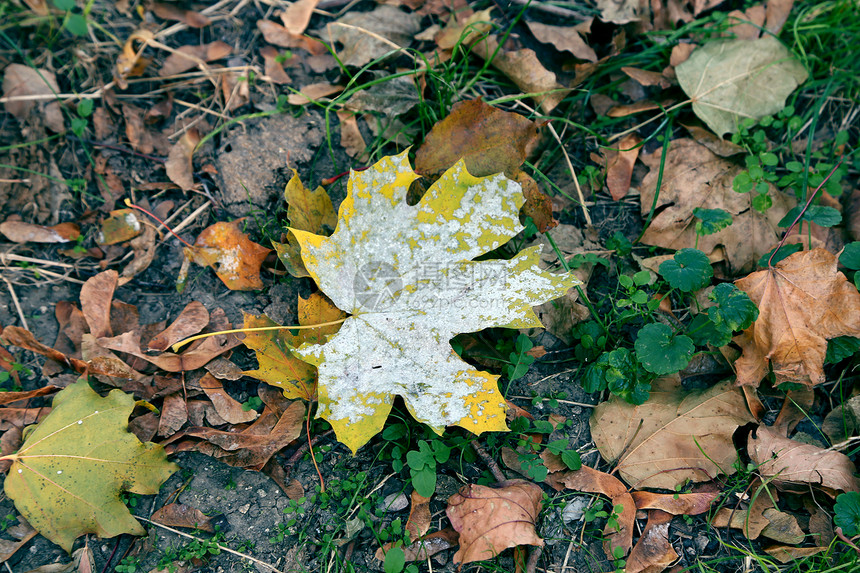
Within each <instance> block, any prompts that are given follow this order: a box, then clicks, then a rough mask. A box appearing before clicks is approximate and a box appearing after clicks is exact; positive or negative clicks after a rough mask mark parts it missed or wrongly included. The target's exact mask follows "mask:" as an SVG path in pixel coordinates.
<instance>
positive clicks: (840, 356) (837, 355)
mask: <svg viewBox="0 0 860 573" xmlns="http://www.w3.org/2000/svg"><path fill="white" fill-rule="evenodd" d="M858 350H860V338H854V337H853V336H837V337H836V338H832V339H830V340H828V341H827V354H826V355H825V357H824V361H825V362H826V363H828V364H836V363H837V362H841V361H842V360H845V359H846V358H848V357H849V356H851V355H852V354H854V353H855V352H857V351H858Z"/></svg>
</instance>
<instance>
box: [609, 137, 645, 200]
mask: <svg viewBox="0 0 860 573" xmlns="http://www.w3.org/2000/svg"><path fill="white" fill-rule="evenodd" d="M640 143H642V138H641V137H639V135H637V134H635V133H631V134H630V135H628V136H626V137H624V138H623V139H622V140H621V141H619V142H618V144H617V147H612V148H608V149H607V148H601V150H600V152H601V154H602V155H603V159H604V165H605V169H606V186H607V187H608V188H609V194H610V195H612V198H613V199H615V200H616V201H619V200H620V199H622V198H623V197H624V196H626V195H627V192H628V191H629V190H630V181H631V179H632V178H633V164H634V163H636V158H637V157H639V150H640V149H642V146H640V145H639V144H640Z"/></svg>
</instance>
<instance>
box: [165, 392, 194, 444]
mask: <svg viewBox="0 0 860 573" xmlns="http://www.w3.org/2000/svg"><path fill="white" fill-rule="evenodd" d="M187 421H188V408H187V407H186V406H185V399H184V398H183V397H182V396H180V395H179V394H170V395H169V396H165V397H164V404H163V405H162V406H161V416H159V418H158V435H159V436H165V437H167V436H172V435H173V434H175V433H176V432H178V431H179V429H180V428H182V426H184V425H185V422H187Z"/></svg>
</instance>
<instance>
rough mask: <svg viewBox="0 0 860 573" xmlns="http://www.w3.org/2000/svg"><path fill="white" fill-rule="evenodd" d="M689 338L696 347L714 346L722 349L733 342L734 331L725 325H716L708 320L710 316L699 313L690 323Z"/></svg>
mask: <svg viewBox="0 0 860 573" xmlns="http://www.w3.org/2000/svg"><path fill="white" fill-rule="evenodd" d="M687 336H689V337H690V338H691V339H692V341H693V343H694V344H695V345H696V346H706V345H708V344H712V345H713V346H716V347H717V348H720V347H722V346H725V345H726V344H728V343H729V342H731V340H732V331H731V330H730V329H729V327H728V326H726V325H725V323H721V324H716V323H714V321H713V320H711V319H710V318H708V315H706V314H704V313H699V314H697V315H696V316H695V317H693V320H692V321H690V326H689V327H688V328H687Z"/></svg>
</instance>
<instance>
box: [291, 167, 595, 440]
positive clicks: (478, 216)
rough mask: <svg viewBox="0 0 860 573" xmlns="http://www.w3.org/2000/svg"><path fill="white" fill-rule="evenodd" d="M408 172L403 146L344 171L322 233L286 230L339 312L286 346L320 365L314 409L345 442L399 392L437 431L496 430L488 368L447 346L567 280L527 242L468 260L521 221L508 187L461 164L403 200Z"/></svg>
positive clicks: (527, 320) (501, 322)
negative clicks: (333, 214)
mask: <svg viewBox="0 0 860 573" xmlns="http://www.w3.org/2000/svg"><path fill="white" fill-rule="evenodd" d="M417 177H418V175H417V174H416V173H414V172H413V171H412V169H411V168H410V166H409V161H408V159H407V157H406V153H405V152H404V153H402V154H400V155H397V156H393V157H386V158H384V159H382V160H381V161H379V162H378V163H376V164H375V165H373V166H372V167H370V168H369V169H367V170H366V171H362V172H358V173H357V172H353V173H352V174H351V175H350V179H349V186H348V189H349V191H348V195H347V197H346V199H345V200H344V202H343V204H342V205H341V207H340V214H339V220H338V225H337V229H336V230H335V232H334V234H333V235H332V236H331V237H322V236H318V235H312V234H311V233H307V232H305V231H300V230H295V229H292V230H291V231H292V233H293V234H294V235H295V237H296V239H297V240H298V242H299V244H300V246H301V252H302V259H303V260H304V263H305V267H306V268H307V270H308V273H309V274H310V275H311V277H312V278H313V279H314V280H315V281H316V283H317V285H319V287H320V290H322V291H323V293H325V294H326V295H328V297H329V298H330V299H331V301H332V302H333V303H334V304H335V305H336V306H337V307H338V308H340V309H342V310H345V311H346V312H349V313H350V314H351V316H350V317H349V318H347V319H346V321H345V322H344V323H343V325H342V326H341V328H340V330H339V331H338V332H337V334H335V335H333V336H332V337H331V338H330V339H329V340H328V342H326V343H325V344H323V345H308V344H305V345H304V346H302V347H301V348H299V349H298V350H297V351H296V353H297V354H298V355H299V356H300V357H301V358H302V359H303V360H305V361H307V362H309V363H311V364H314V365H315V366H317V368H318V369H319V384H318V389H317V394H318V397H319V406H320V407H319V412H318V416H321V417H323V418H325V419H326V420H328V421H329V423H331V425H332V427H333V428H334V430H335V432H336V434H337V437H338V439H339V440H340V441H341V442H343V443H344V444H346V445H347V446H349V447H350V448H351V449H352V450H353V451H356V450H357V449H358V448H359V447H360V446H362V445H363V444H364V443H366V442H367V441H368V440H369V439H370V438H371V437H372V436H373V435H375V434H376V433H378V432H379V431H380V430H381V429H382V426H383V424H384V423H385V419H386V418H387V417H388V412H389V411H390V410H391V407H392V405H393V402H394V398H395V396H398V395H399V396H402V397H403V399H404V401H405V403H406V407H407V408H408V409H409V411H410V413H411V414H412V415H413V416H414V417H415V418H416V419H417V420H419V421H421V422H424V423H426V424H428V425H429V426H430V427H431V428H433V429H434V430H435V431H437V432H441V431H442V430H443V429H444V427H445V426H447V425H451V424H456V425H459V426H462V427H464V428H466V429H468V430H469V431H471V432H474V433H481V432H485V431H489V430H491V431H500V430H506V429H507V426H506V424H505V401H504V398H503V397H502V395H501V394H500V393H499V390H498V386H497V383H496V380H497V379H498V376H495V375H491V374H488V373H486V372H481V371H478V370H476V369H475V368H474V367H472V366H470V365H469V364H467V363H465V362H463V361H462V360H461V359H460V357H459V356H457V354H456V353H455V352H454V351H453V349H452V348H451V345H450V342H449V341H450V340H451V338H452V337H453V336H454V335H455V334H457V333H459V332H462V331H469V332H471V331H476V330H480V329H482V328H487V327H490V326H504V327H508V328H528V327H533V326H535V327H536V326H540V321H539V320H538V319H537V316H536V315H535V314H534V311H533V310H532V306H534V305H537V304H541V303H542V302H545V301H546V300H549V299H552V298H556V297H558V296H561V295H563V294H565V293H566V292H567V290H568V289H569V288H571V287H573V286H575V285H577V284H579V280H577V279H576V278H574V277H572V276H570V275H567V276H563V275H553V274H551V273H548V272H546V271H542V270H540V269H539V268H538V267H537V262H538V259H539V257H540V249H539V248H534V247H533V248H529V249H526V250H524V251H523V252H521V253H520V254H518V255H517V256H515V257H514V258H512V259H510V260H507V261H500V260H485V261H479V262H476V261H473V259H474V258H475V257H477V256H478V255H481V254H483V253H487V252H489V251H491V250H493V249H495V248H497V247H499V246H500V245H502V244H503V243H505V242H507V241H508V240H509V239H511V238H512V237H513V236H514V235H516V234H517V233H518V232H520V231H521V230H522V229H523V227H522V225H520V223H519V221H518V218H517V213H518V211H519V208H520V206H521V205H522V203H523V201H524V198H523V196H522V193H521V191H520V188H519V185H517V184H516V183H514V182H512V181H510V180H508V179H506V178H505V177H504V176H502V175H496V176H494V177H487V178H478V177H473V176H472V175H470V174H469V173H468V172H467V171H466V168H465V165H464V164H463V162H462V161H460V162H459V163H457V165H455V166H454V167H452V168H451V169H449V170H448V171H447V172H446V173H445V174H444V175H442V177H440V178H439V180H438V181H437V182H436V183H434V184H433V186H431V187H430V189H429V190H428V191H427V193H426V194H425V195H424V197H423V198H422V199H421V201H420V202H419V203H418V204H417V205H415V206H414V207H413V206H410V205H408V204H407V203H406V194H407V191H408V189H409V185H410V183H411V182H412V181H414V180H415V179H416V178H417Z"/></svg>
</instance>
